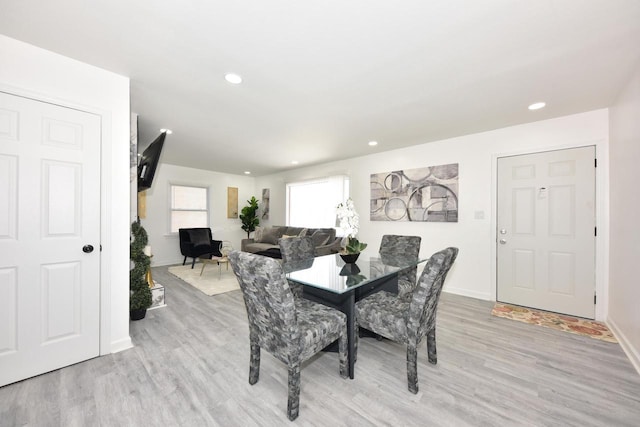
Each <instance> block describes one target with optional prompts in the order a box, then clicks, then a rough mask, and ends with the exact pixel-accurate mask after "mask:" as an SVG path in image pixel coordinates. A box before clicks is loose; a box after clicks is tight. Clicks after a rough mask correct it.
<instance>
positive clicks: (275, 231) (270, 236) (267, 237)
mask: <svg viewBox="0 0 640 427" xmlns="http://www.w3.org/2000/svg"><path fill="white" fill-rule="evenodd" d="M283 232H284V230H283V229H282V228H280V227H269V228H265V229H264V231H263V232H262V243H269V244H272V245H277V244H278V239H279V238H280V237H282V234H283Z"/></svg>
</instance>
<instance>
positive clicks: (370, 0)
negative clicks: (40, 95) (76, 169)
mask: <svg viewBox="0 0 640 427" xmlns="http://www.w3.org/2000/svg"><path fill="white" fill-rule="evenodd" d="M61 4H64V7H61ZM0 10H1V11H2V13H1V14H0V33H2V34H5V35H7V36H9V37H13V38H15V39H18V40H22V41H25V42H28V43H31V44H34V45H36V46H39V47H42V48H45V49H48V50H51V51H54V52H58V53H60V54H63V55H66V56H68V57H71V58H75V59H78V60H80V61H83V62H86V63H89V64H93V65H95V66H98V67H101V68H104V69H107V70H110V71H113V72H115V73H118V74H121V75H124V76H127V77H129V78H130V79H131V110H132V112H135V113H137V114H139V135H140V145H141V147H144V146H146V145H147V144H148V143H150V142H151V141H152V140H153V139H154V138H155V137H156V136H157V135H158V134H159V129H160V128H169V129H172V130H173V134H172V135H171V136H169V137H168V138H167V142H166V143H165V148H164V150H165V151H164V153H163V161H164V162H166V163H172V164H176V165H182V166H188V167H193V168H199V169H208V170H215V171H219V172H226V173H232V174H242V173H243V172H244V171H251V173H252V175H254V176H260V175H265V174H270V173H274V172H278V171H283V170H287V169H291V168H295V167H303V166H308V165H312V164H318V163H324V162H329V161H335V160H339V159H345V158H351V157H356V156H361V155H365V154H370V153H375V152H381V151H386V150H392V149H396V148H400V147H406V146H410V145H415V144H422V143H426V142H431V141H436V140H441V139H446V138H450V137H454V136H460V135H466V134H470V133H477V132H482V131H487V130H491V129H497V128H501V127H505V126H510V125H515V124H520V123H526V122H532V121H538V120H543V119H548V118H552V117H559V116H564V115H567V114H572V113H578V112H583V111H589V110H593V109H598V108H603V107H608V106H610V105H611V103H612V102H613V101H614V99H615V98H616V96H617V95H618V93H619V91H620V90H621V88H622V87H623V86H624V85H625V84H626V83H627V82H628V80H629V78H630V77H631V74H632V72H633V70H634V69H635V68H636V67H638V66H640V1H638V0H537V1H525V0H490V1H477V0H429V1H427V0H401V1H396V2H391V1H387V0H349V1H345V0H323V1H310V0H308V1H300V0H269V1H265V0H236V1H224V2H222V1H219V0H191V1H168V0H154V1H152V0H136V1H130V0H110V1H107V0H100V1H91V2H88V1H86V0H66V1H64V2H52V1H48V0H39V1H35V0H21V1H15V0H0ZM228 72H234V73H237V74H239V75H241V76H242V77H243V79H244V81H243V83H242V84H240V85H232V84H230V83H228V82H226V81H225V80H224V75H225V74H226V73H228ZM536 101H545V102H546V103H547V106H546V108H544V109H542V110H537V111H529V110H528V109H527V106H528V105H529V104H531V103H533V102H536ZM371 140H376V141H378V142H379V144H378V145H377V146H376V147H370V146H368V145H367V142H368V141H371ZM293 160H297V161H298V162H299V164H298V165H297V166H294V165H292V164H291V162H292V161H293Z"/></svg>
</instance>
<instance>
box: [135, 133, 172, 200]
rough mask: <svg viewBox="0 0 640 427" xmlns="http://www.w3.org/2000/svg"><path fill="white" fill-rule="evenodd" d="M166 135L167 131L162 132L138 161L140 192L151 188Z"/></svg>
mask: <svg viewBox="0 0 640 427" xmlns="http://www.w3.org/2000/svg"><path fill="white" fill-rule="evenodd" d="M166 136H167V134H166V132H162V133H161V134H160V136H158V137H157V138H156V139H155V141H153V142H152V143H151V144H149V146H148V147H147V148H146V149H145V150H144V152H143V153H142V156H141V157H140V161H139V162H138V192H140V191H144V190H146V189H148V188H151V184H152V183H153V176H154V175H155V174H156V168H157V167H158V163H160V154H162V146H163V145H164V139H165V137H166Z"/></svg>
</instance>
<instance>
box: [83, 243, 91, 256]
mask: <svg viewBox="0 0 640 427" xmlns="http://www.w3.org/2000/svg"><path fill="white" fill-rule="evenodd" d="M82 252H84V253H85V254H90V253H91V252H93V246H91V245H84V246H83V247H82Z"/></svg>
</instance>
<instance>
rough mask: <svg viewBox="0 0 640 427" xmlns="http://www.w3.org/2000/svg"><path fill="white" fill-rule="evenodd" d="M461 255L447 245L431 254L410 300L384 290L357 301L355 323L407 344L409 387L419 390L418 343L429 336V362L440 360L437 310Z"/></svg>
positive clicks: (413, 391) (433, 362) (456, 249)
mask: <svg viewBox="0 0 640 427" xmlns="http://www.w3.org/2000/svg"><path fill="white" fill-rule="evenodd" d="M457 256H458V248H447V249H444V250H442V251H440V252H436V253H435V254H433V255H432V256H431V258H430V259H429V261H428V262H427V265H426V266H425V267H424V270H423V271H422V274H421V275H420V279H419V280H418V283H417V286H416V288H415V289H414V290H413V294H412V296H411V299H410V300H408V301H407V300H405V299H401V298H398V297H397V296H395V295H393V294H390V293H388V292H386V291H381V292H378V293H376V294H373V295H371V296H369V297H367V298H364V299H363V300H361V301H358V302H357V303H356V323H357V325H358V327H360V326H362V327H364V328H366V329H369V330H370V331H373V332H375V333H377V334H379V335H382V336H383V337H385V338H388V339H390V340H392V341H395V342H399V343H402V344H406V346H407V379H408V384H409V391H410V392H412V393H417V392H418V365H417V358H418V345H419V344H420V342H421V341H422V339H423V338H424V337H425V336H426V337H427V352H428V354H429V362H430V363H432V364H436V363H437V362H438V359H437V352H436V311H437V308H438V300H439V299H440V293H441V292H442V286H443V285H444V280H445V278H446V276H447V273H448V272H449V269H450V268H451V265H452V264H453V262H454V261H455V259H456V257H457Z"/></svg>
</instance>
